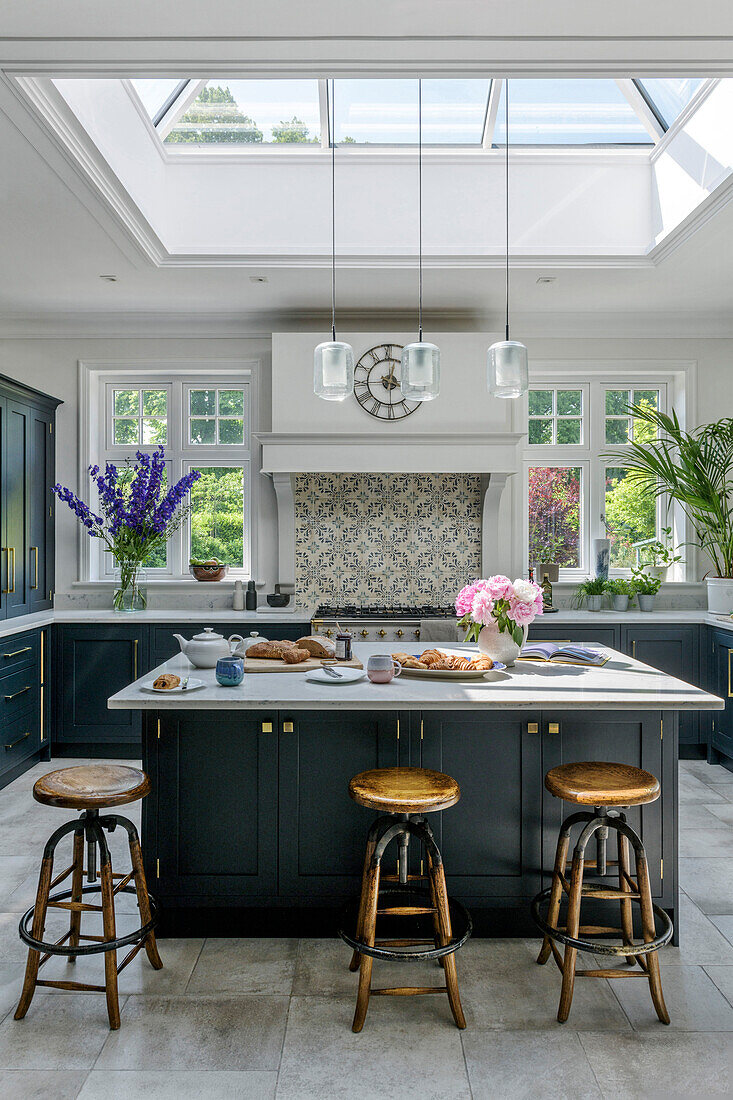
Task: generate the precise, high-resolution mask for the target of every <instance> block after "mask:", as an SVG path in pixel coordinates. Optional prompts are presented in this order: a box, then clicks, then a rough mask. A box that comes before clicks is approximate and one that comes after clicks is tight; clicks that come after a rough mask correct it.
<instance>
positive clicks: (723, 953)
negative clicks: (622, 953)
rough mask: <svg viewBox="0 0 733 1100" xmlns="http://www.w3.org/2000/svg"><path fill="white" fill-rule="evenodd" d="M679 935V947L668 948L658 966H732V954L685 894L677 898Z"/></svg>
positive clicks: (711, 924) (718, 931)
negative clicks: (724, 964)
mask: <svg viewBox="0 0 733 1100" xmlns="http://www.w3.org/2000/svg"><path fill="white" fill-rule="evenodd" d="M677 924H678V928H679V933H680V946H679V947H672V946H671V945H669V944H668V945H667V946H666V947H663V948H662V950H661V951H660V952H659V964H660V966H661V967H662V968H664V967H666V966H679V965H680V964H683V963H688V964H693V965H695V964H696V965H704V964H706V963H724V962H730V963H733V950H732V949H731V948H732V946H733V945H731V944H730V943H729V942H728V940H726V938H725V936H724V935H723V933H722V932H721V931H720V929H719V928H716V926H715V924H714V923H713V921H712V919H711V918H709V917H706V916H705V914H704V913H703V912H702V911H701V910H700V909H698V907H697V906H696V905H695V903H694V902H693V901H691V899H690V898H688V897H687V895H686V894H684V893H681V894H680V908H679V913H678V915H677Z"/></svg>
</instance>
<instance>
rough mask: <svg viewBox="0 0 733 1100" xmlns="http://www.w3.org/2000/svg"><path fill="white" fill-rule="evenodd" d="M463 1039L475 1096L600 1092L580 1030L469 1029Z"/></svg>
mask: <svg viewBox="0 0 733 1100" xmlns="http://www.w3.org/2000/svg"><path fill="white" fill-rule="evenodd" d="M462 1041H463V1049H464V1051H465V1053H466V1065H467V1066H468V1080H469V1082H470V1085H471V1094H472V1096H473V1100H496V1098H497V1097H511V1100H524V1098H525V1097H526V1098H527V1100H536V1098H537V1097H538V1096H552V1097H553V1098H555V1100H564V1098H567V1100H585V1098H586V1097H599V1098H600V1097H601V1095H602V1094H601V1090H600V1089H599V1087H598V1084H597V1082H596V1078H595V1074H594V1073H593V1070H592V1069H591V1066H590V1063H589V1061H588V1059H587V1057H586V1054H585V1051H584V1050H583V1047H582V1045H581V1042H580V1039H579V1037H578V1033H577V1032H576V1031H566V1030H565V1029H562V1030H558V1031H556V1032H552V1033H550V1034H547V1033H546V1032H543V1033H541V1034H540V1033H527V1032H526V1031H504V1032H501V1033H497V1032H495V1031H492V1032H488V1033H487V1032H485V1031H466V1032H465V1033H464V1034H463V1036H462Z"/></svg>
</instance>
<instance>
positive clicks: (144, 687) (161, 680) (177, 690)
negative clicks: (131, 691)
mask: <svg viewBox="0 0 733 1100" xmlns="http://www.w3.org/2000/svg"><path fill="white" fill-rule="evenodd" d="M202 687H206V684H205V683H204V681H203V680H197V679H196V677H195V676H189V677H188V683H187V684H186V686H185V687H184V686H183V680H182V679H181V677H180V676H176V674H175V673H174V672H162V673H161V674H160V676H157V677H156V678H155V680H149V681H148V683H147V684H141V685H140V690H141V691H152V692H154V693H155V694H156V695H180V694H181V692H183V691H186V692H188V691H198V690H199V688H202Z"/></svg>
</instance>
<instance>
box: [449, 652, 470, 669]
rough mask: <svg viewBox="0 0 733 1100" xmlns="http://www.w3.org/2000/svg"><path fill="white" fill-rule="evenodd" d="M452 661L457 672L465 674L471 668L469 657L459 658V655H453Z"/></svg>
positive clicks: (452, 666)
mask: <svg viewBox="0 0 733 1100" xmlns="http://www.w3.org/2000/svg"><path fill="white" fill-rule="evenodd" d="M450 660H451V668H452V669H453V670H454V671H455V672H465V671H466V669H468V668H470V667H471V662H470V661H469V659H468V657H459V656H458V655H457V654H453V656H452V657H451V658H450Z"/></svg>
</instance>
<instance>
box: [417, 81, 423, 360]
mask: <svg viewBox="0 0 733 1100" xmlns="http://www.w3.org/2000/svg"><path fill="white" fill-rule="evenodd" d="M417 175H418V193H417V221H418V311H417V327H418V333H419V337H418V339H419V341H420V343H422V77H418V80H417Z"/></svg>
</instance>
